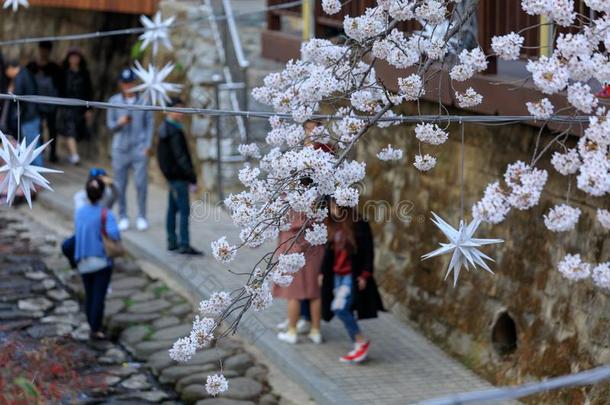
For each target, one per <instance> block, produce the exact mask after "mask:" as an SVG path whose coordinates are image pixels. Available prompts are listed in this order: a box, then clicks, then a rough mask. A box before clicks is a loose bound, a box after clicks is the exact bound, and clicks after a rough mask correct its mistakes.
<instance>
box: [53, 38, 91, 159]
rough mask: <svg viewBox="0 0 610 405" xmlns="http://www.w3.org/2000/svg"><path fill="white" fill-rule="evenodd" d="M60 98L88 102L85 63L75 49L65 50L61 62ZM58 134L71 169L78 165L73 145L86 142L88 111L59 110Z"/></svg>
mask: <svg viewBox="0 0 610 405" xmlns="http://www.w3.org/2000/svg"><path fill="white" fill-rule="evenodd" d="M59 93H60V95H61V97H64V98H75V99H79V100H86V101H88V100H91V99H92V98H93V86H92V84H91V76H90V75H89V69H88V68H87V61H86V60H85V57H84V56H83V54H82V52H81V51H80V50H79V49H77V48H72V49H70V50H68V53H67V54H66V57H65V59H64V61H63V75H62V82H61V85H60V92H59ZM58 114H59V119H58V125H59V129H58V132H59V134H60V135H61V136H62V138H64V139H65V143H66V146H67V148H68V153H69V156H68V162H69V163H70V164H73V165H77V164H79V163H80V156H79V154H78V146H77V142H78V141H81V140H84V139H88V138H89V128H88V122H90V121H91V118H92V111H91V109H88V108H86V107H74V106H73V107H62V108H60V110H59V113H58Z"/></svg>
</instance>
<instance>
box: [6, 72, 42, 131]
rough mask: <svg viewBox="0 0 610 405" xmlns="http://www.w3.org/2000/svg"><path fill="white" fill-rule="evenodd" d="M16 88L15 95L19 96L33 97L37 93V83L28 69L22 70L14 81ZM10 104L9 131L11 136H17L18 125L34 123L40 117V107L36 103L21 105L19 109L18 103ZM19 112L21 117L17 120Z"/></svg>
mask: <svg viewBox="0 0 610 405" xmlns="http://www.w3.org/2000/svg"><path fill="white" fill-rule="evenodd" d="M14 81H15V88H14V90H13V93H14V94H16V95H18V96H31V95H34V94H36V93H37V91H38V90H37V87H36V81H35V80H34V76H32V73H30V71H29V70H27V69H26V68H23V67H22V68H21V69H20V70H19V73H18V74H17V76H16V77H15V79H14ZM7 104H8V106H7V107H8V109H9V110H8V120H7V123H6V124H7V129H8V131H9V133H10V134H13V135H17V123H18V122H19V121H20V122H21V123H22V124H23V123H24V122H29V121H32V120H34V119H36V118H38V117H39V114H38V107H37V106H36V104H34V103H20V104H19V109H17V103H14V102H10V103H7ZM17 110H19V113H20V117H19V120H17Z"/></svg>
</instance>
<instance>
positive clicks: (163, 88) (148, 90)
mask: <svg viewBox="0 0 610 405" xmlns="http://www.w3.org/2000/svg"><path fill="white" fill-rule="evenodd" d="M173 69H174V64H173V63H168V64H167V65H165V66H164V67H163V68H162V69H161V70H157V68H156V67H154V66H153V65H150V64H149V65H148V69H144V67H142V65H141V64H140V62H138V61H136V64H135V68H134V69H133V71H134V73H135V74H136V75H137V76H138V77H139V78H140V80H142V84H140V85H138V86H136V87H134V88H133V89H131V91H133V92H139V91H141V92H142V94H143V96H144V98H146V99H147V100H148V101H149V102H150V103H151V104H153V105H156V104H157V101H158V102H159V104H160V105H162V106H165V104H166V103H167V102H168V101H169V97H168V95H167V93H168V92H172V93H175V92H179V91H180V90H181V89H182V86H181V85H179V84H174V83H165V82H164V80H165V79H166V78H167V76H169V74H170V73H171V72H172V70H173Z"/></svg>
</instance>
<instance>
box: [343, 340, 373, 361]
mask: <svg viewBox="0 0 610 405" xmlns="http://www.w3.org/2000/svg"><path fill="white" fill-rule="evenodd" d="M370 345H371V342H370V341H366V342H365V343H360V344H359V343H356V347H355V348H354V350H352V351H351V352H349V353H348V354H346V355H345V356H343V357H341V358H340V359H339V361H340V362H342V363H361V362H363V361H364V360H365V359H366V357H367V355H368V353H369V347H370Z"/></svg>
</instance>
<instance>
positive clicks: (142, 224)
mask: <svg viewBox="0 0 610 405" xmlns="http://www.w3.org/2000/svg"><path fill="white" fill-rule="evenodd" d="M136 229H137V230H138V231H145V230H147V229H148V221H147V220H146V219H144V218H142V217H138V219H136Z"/></svg>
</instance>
